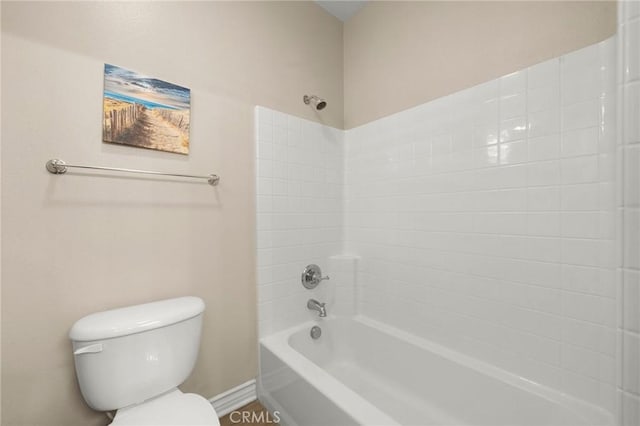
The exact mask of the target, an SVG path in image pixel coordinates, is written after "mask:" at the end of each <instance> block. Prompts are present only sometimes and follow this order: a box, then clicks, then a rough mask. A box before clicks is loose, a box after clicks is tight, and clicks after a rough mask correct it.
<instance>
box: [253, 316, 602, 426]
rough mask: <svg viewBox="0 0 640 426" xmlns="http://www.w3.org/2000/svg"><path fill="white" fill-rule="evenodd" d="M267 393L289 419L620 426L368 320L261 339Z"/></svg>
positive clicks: (329, 322) (262, 384) (332, 424)
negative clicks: (316, 332)
mask: <svg viewBox="0 0 640 426" xmlns="http://www.w3.org/2000/svg"><path fill="white" fill-rule="evenodd" d="M313 325H320V327H321V328H322V336H321V337H320V338H319V339H318V340H313V339H311V337H310V335H309V331H310V329H311V327H312V326H313ZM258 392H259V398H260V400H261V401H262V402H263V403H264V404H265V405H266V406H267V407H268V408H269V409H271V410H278V411H279V412H280V418H281V423H282V424H285V425H299V426H307V425H318V426H320V425H322V426H342V425H487V426H489V425H490V426H578V425H607V426H609V425H613V424H614V420H613V417H612V416H611V414H610V413H608V412H607V411H605V410H602V409H600V408H598V407H595V406H592V405H589V404H587V403H585V402H582V401H580V400H577V399H574V398H571V397H569V396H567V395H564V394H562V393H560V392H557V391H555V390H552V389H549V388H546V387H544V386H540V385H537V384H535V383H532V382H530V381H527V380H525V379H523V378H520V377H518V376H515V375H513V374H510V373H507V372H505V371H503V370H500V369H498V368H495V367H493V366H491V365H489V364H485V363H483V362H480V361H478V360H475V359H472V358H469V357H466V356H464V355H461V354H459V353H457V352H454V351H451V350H449V349H446V348H444V347H442V346H439V345H437V344H434V343H432V342H428V341H426V340H423V339H420V338H417V337H415V336H413V335H410V334H407V333H404V332H402V331H400V330H398V329H395V328H392V327H389V326H387V325H384V324H381V323H378V322H376V321H373V320H371V319H368V318H365V317H355V318H330V319H323V320H320V321H318V322H309V323H306V324H303V325H301V326H297V327H294V328H292V329H289V330H285V331H283V332H280V333H277V334H274V335H271V336H268V337H266V338H263V339H261V341H260V377H259V389H258Z"/></svg>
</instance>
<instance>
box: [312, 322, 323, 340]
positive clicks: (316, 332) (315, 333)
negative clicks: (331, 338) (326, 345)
mask: <svg viewBox="0 0 640 426" xmlns="http://www.w3.org/2000/svg"><path fill="white" fill-rule="evenodd" d="M310 334H311V338H312V339H317V338H319V337H320V336H321V335H322V330H321V329H320V327H318V326H317V325H314V326H313V327H311V333H310Z"/></svg>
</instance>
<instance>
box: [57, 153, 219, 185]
mask: <svg viewBox="0 0 640 426" xmlns="http://www.w3.org/2000/svg"><path fill="white" fill-rule="evenodd" d="M45 166H46V168H47V171H48V172H49V173H53V174H56V175H61V174H64V173H66V172H67V168H69V167H72V168H78V169H91V170H105V171H109V172H123V173H139V174H143V175H158V176H173V177H183V178H191V179H206V180H207V183H208V184H209V185H211V186H215V185H217V184H218V182H220V176H218V175H214V174H210V175H206V176H203V175H185V174H181V173H165V172H153V171H149V170H136V169H121V168H117V167H102V166H84V165H79V164H67V163H65V162H64V161H62V160H60V159H57V158H54V159H53V160H49V161H47V164H46V165H45Z"/></svg>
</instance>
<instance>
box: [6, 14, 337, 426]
mask: <svg viewBox="0 0 640 426" xmlns="http://www.w3.org/2000/svg"><path fill="white" fill-rule="evenodd" d="M319 35H321V36H319ZM104 62H108V63H112V64H116V65H120V66H123V67H126V68H130V69H133V70H137V71H139V72H142V73H146V74H149V75H153V76H155V77H158V78H162V79H166V80H168V81H171V82H174V83H177V84H180V85H183V86H186V87H190V88H191V90H192V128H191V154H190V155H189V156H188V157H185V156H181V155H176V154H169V153H161V152H157V151H148V150H140V149H135V148H128V147H124V146H117V145H107V144H103V143H101V115H102V106H101V101H102V78H103V64H104ZM305 93H317V94H320V95H322V96H324V97H326V98H327V100H328V102H329V106H328V107H327V108H326V109H325V110H324V111H323V112H322V115H321V116H320V115H317V114H316V113H314V112H313V111H312V110H311V109H310V108H309V107H308V106H306V105H304V104H303V103H302V101H301V98H302V95H303V94H305ZM2 95H3V97H2V142H3V146H2V150H3V152H2V230H3V235H2V237H3V241H2V256H3V257H2V266H3V267H2V284H3V288H2V348H3V352H2V372H3V377H2V389H3V392H2V397H3V399H2V417H3V419H2V420H3V423H2V424H3V425H29V426H33V425H60V426H72V425H82V426H88V425H102V424H106V417H105V416H104V415H103V414H99V413H95V412H93V411H92V410H90V409H89V408H87V407H86V406H85V405H84V403H83V401H82V398H81V396H80V394H79V392H78V389H77V385H76V381H75V376H74V369H73V364H72V362H73V359H72V355H71V345H70V343H69V341H68V339H67V332H68V330H69V327H70V326H71V325H72V323H73V322H74V321H75V320H77V319H79V318H80V317H82V316H84V315H86V314H89V313H92V312H95V311H98V310H103V309H107V308H111V307H116V306H121V305H128V304H135V303H143V302H146V301H150V300H155V299H162V298H167V297H173V296H179V295H186V294H192V295H197V296H200V297H202V298H203V299H204V300H205V302H206V304H207V310H206V314H205V323H204V330H203V331H204V333H203V338H202V348H201V352H200V358H199V361H198V364H197V366H196V369H195V372H194V374H193V376H192V377H191V379H189V380H188V382H187V383H186V384H185V385H184V387H183V389H184V390H187V391H194V392H198V393H200V394H202V395H204V396H206V397H211V396H214V395H216V394H217V393H219V392H222V391H224V390H227V389H229V388H231V387H233V386H236V385H238V384H240V383H242V382H244V381H246V380H249V379H251V378H253V377H255V375H256V367H257V366H256V363H257V357H256V339H257V337H256V296H255V291H256V283H255V276H254V275H255V274H254V269H255V237H254V232H255V231H254V230H255V219H254V214H255V207H254V197H255V195H254V193H255V188H254V186H255V183H254V180H255V178H254V162H253V158H254V142H253V108H254V105H255V104H260V105H265V106H268V107H271V108H274V109H277V110H281V111H286V112H288V113H290V114H294V115H298V116H302V117H306V118H310V119H318V120H321V121H324V122H326V123H328V124H330V125H333V126H337V127H341V126H342V117H343V111H342V98H343V95H342V25H341V23H340V22H339V21H337V20H336V19H334V18H333V17H331V16H330V15H328V14H327V13H326V12H324V11H323V10H322V9H321V8H319V7H318V6H316V5H314V4H313V3H272V2H271V3H243V2H235V3H210V2H208V3H202V2H200V3H188V4H187V3H179V4H178V3H164V2H148V3H109V2H107V3H26V2H21V3H8V2H2ZM57 156H59V157H60V158H62V159H64V160H66V161H68V162H77V163H88V164H101V165H107V166H116V167H118V166H120V167H132V168H148V169H158V170H167V171H174V172H181V171H183V172H194V173H210V172H215V173H218V174H220V175H221V177H222V180H221V184H220V186H219V187H217V188H216V189H213V188H211V187H209V186H208V185H203V184H190V183H186V182H179V183H175V182H167V181H158V180H146V179H134V178H124V177H116V176H113V177H109V178H106V177H97V176H95V175H94V174H91V175H90V174H88V173H87V174H84V175H83V174H82V173H78V172H75V173H74V175H73V176H71V175H70V174H69V175H66V176H53V175H50V174H48V173H47V172H46V171H45V169H44V163H45V162H46V161H47V160H48V159H50V158H52V157H57Z"/></svg>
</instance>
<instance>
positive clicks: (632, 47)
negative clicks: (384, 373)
mask: <svg viewBox="0 0 640 426" xmlns="http://www.w3.org/2000/svg"><path fill="white" fill-rule="evenodd" d="M618 10H619V14H618V25H619V27H618V37H619V44H618V56H619V65H620V74H619V76H618V84H619V85H618V98H619V104H618V105H619V108H621V109H622V114H620V119H621V120H620V128H619V134H620V136H621V137H620V138H619V145H618V157H619V159H620V160H619V162H618V164H619V166H620V169H621V170H622V176H621V181H622V183H621V185H620V186H621V188H620V189H621V190H620V191H619V199H618V209H619V212H618V217H619V218H620V219H621V222H622V223H623V228H621V229H622V232H621V235H620V249H621V252H622V256H621V259H620V263H619V264H618V267H619V268H620V270H619V273H618V277H619V278H620V292H619V295H620V298H619V304H618V309H619V311H620V312H621V315H619V323H618V325H619V331H618V336H619V337H620V339H619V340H620V347H621V354H620V364H621V365H620V370H619V373H620V375H619V381H618V387H619V402H620V407H619V410H620V423H621V424H622V425H624V426H632V425H633V426H637V425H640V334H639V333H640V280H639V276H640V196H639V195H640V175H639V174H638V170H640V155H639V152H640V3H639V2H637V1H633V2H631V1H621V2H619V6H618Z"/></svg>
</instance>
